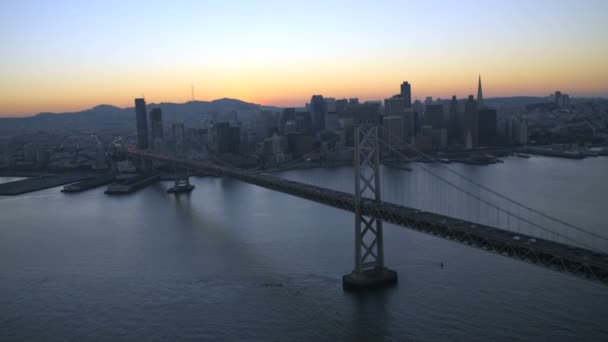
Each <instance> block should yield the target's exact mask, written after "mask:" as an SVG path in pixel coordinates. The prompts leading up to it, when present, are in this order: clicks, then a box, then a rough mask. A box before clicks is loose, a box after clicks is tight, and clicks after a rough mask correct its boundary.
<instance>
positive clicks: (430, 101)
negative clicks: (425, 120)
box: [424, 96, 433, 105]
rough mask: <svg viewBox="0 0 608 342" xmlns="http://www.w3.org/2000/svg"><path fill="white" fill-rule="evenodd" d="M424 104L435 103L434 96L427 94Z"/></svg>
mask: <svg viewBox="0 0 608 342" xmlns="http://www.w3.org/2000/svg"><path fill="white" fill-rule="evenodd" d="M424 104H425V105H430V104H433V97H432V96H427V97H426V99H424Z"/></svg>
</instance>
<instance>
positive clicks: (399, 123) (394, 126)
mask: <svg viewBox="0 0 608 342" xmlns="http://www.w3.org/2000/svg"><path fill="white" fill-rule="evenodd" d="M382 128H383V130H382V134H381V136H383V137H384V141H385V142H387V143H388V144H389V145H390V146H391V147H392V148H396V149H399V148H401V147H402V146H403V145H404V136H403V117H402V116H398V115H388V116H384V117H383V118H382ZM385 147H386V150H387V152H389V154H392V153H391V151H392V149H391V148H389V147H388V146H385Z"/></svg>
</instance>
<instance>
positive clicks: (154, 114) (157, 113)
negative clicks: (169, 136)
mask: <svg viewBox="0 0 608 342" xmlns="http://www.w3.org/2000/svg"><path fill="white" fill-rule="evenodd" d="M150 128H151V131H152V135H151V138H152V139H151V143H152V147H153V148H160V147H162V144H163V113H162V111H161V109H160V108H152V110H151V111H150Z"/></svg>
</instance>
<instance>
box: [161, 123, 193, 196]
mask: <svg viewBox="0 0 608 342" xmlns="http://www.w3.org/2000/svg"><path fill="white" fill-rule="evenodd" d="M177 127H178V128H177V131H179V133H181V134H176V135H177V141H176V144H175V155H176V156H177V157H179V158H184V157H185V154H184V132H183V125H181V126H177ZM179 128H181V130H180V129H179ZM174 130H175V127H174ZM177 169H178V166H177V164H176V163H175V162H173V171H174V173H175V182H174V184H173V186H172V187H171V188H169V189H167V192H168V193H170V194H180V193H189V192H191V191H192V190H194V185H192V184H190V175H189V173H188V168H186V167H183V168H182V171H183V172H181V173H179V174H178V171H177Z"/></svg>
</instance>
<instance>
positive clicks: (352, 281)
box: [342, 267, 398, 291]
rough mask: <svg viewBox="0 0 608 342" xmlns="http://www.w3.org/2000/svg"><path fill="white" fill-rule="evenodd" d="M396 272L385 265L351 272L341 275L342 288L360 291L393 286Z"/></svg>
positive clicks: (396, 278) (395, 280) (395, 282)
mask: <svg viewBox="0 0 608 342" xmlns="http://www.w3.org/2000/svg"><path fill="white" fill-rule="evenodd" d="M397 281H398V277H397V272H395V271H393V270H390V269H388V268H386V267H383V268H374V269H371V270H367V271H363V272H361V273H358V272H354V271H353V272H351V273H349V274H346V275H344V276H342V288H343V289H344V290H346V291H362V290H368V289H378V288H386V287H391V286H395V285H396V284H397Z"/></svg>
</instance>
